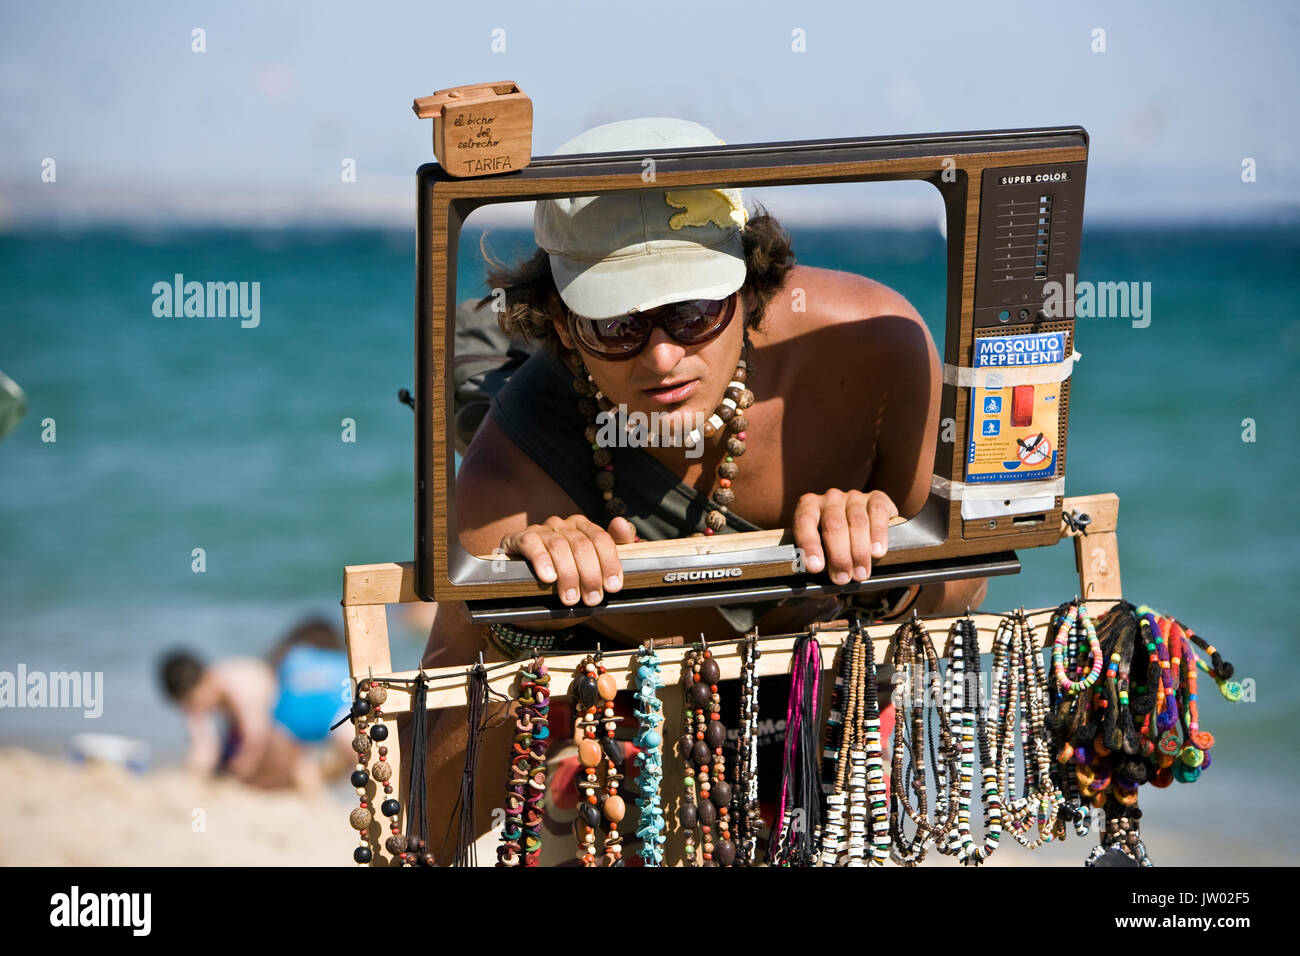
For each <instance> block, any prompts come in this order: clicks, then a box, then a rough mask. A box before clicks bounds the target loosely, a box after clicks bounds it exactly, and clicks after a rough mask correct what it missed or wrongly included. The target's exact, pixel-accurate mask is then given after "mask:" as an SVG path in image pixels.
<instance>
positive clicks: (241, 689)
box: [160, 620, 352, 790]
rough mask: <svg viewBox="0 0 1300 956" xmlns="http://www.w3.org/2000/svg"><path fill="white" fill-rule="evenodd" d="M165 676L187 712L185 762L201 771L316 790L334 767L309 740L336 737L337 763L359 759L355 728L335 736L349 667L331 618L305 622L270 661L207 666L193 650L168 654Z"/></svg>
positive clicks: (262, 783) (270, 785)
mask: <svg viewBox="0 0 1300 956" xmlns="http://www.w3.org/2000/svg"><path fill="white" fill-rule="evenodd" d="M160 677H161V679H162V683H163V687H164V690H165V691H166V693H167V695H168V697H169V698H171V700H172V701H174V702H175V703H176V704H177V706H178V707H180V709H181V711H182V712H183V714H184V718H185V727H186V733H187V736H188V738H189V747H188V752H187V754H186V760H185V763H186V765H187V766H189V767H190V768H192V769H194V770H197V771H199V772H202V773H229V774H231V775H232V776H234V777H236V778H237V779H239V780H241V781H243V782H244V783H247V784H249V785H251V786H255V787H261V788H265V789H277V788H281V787H290V786H293V787H298V788H301V789H307V790H311V789H316V788H318V787H319V786H320V784H321V780H322V777H323V775H324V774H325V773H327V772H328V771H326V770H324V769H323V768H322V767H321V766H320V764H319V763H318V761H317V760H315V759H314V758H313V755H312V754H311V753H309V751H308V749H307V748H308V746H309V745H311V744H315V743H320V742H322V741H325V740H326V739H329V740H330V741H331V744H332V750H333V751H334V760H331V761H330V762H331V763H333V762H336V761H337V760H346V762H347V763H349V764H350V763H351V762H352V753H351V747H350V740H351V731H350V728H349V727H348V726H346V725H345V726H344V727H343V728H342V729H341V732H339V733H334V734H331V733H330V727H331V726H332V725H333V724H334V723H335V722H336V721H337V720H338V719H339V718H341V717H342V716H343V715H344V714H345V713H346V712H347V709H348V698H347V691H346V688H347V686H348V670H347V659H346V656H345V655H344V652H343V650H342V641H341V640H340V639H339V637H338V633H337V631H336V630H335V629H334V628H333V627H332V626H331V625H330V624H329V623H328V622H325V621H323V620H309V621H304V622H303V623H301V624H299V625H298V626H297V627H296V628H294V630H293V631H291V632H290V633H289V634H288V635H287V636H286V637H285V638H284V639H283V640H282V641H280V643H279V644H278V645H277V646H276V647H275V648H274V649H273V650H272V652H271V654H270V655H269V657H268V659H267V660H265V661H264V660H259V659H257V658H251V657H232V658H227V659H226V660H222V661H217V662H215V663H211V664H205V663H203V662H202V661H201V660H200V659H199V658H198V657H196V656H195V655H194V654H192V653H190V652H189V651H184V650H179V651H173V652H171V653H169V654H167V655H165V656H164V658H163V659H162V661H161V666H160ZM219 725H220V727H219ZM345 752H346V754H345Z"/></svg>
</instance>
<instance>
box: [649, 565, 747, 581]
mask: <svg viewBox="0 0 1300 956" xmlns="http://www.w3.org/2000/svg"><path fill="white" fill-rule="evenodd" d="M741 573H742V572H741V570H740V568H710V569H709V570H707V571H669V572H668V573H667V574H665V575H664V584H672V583H673V582H674V581H716V580H718V579H719V578H738V577H740V576H741Z"/></svg>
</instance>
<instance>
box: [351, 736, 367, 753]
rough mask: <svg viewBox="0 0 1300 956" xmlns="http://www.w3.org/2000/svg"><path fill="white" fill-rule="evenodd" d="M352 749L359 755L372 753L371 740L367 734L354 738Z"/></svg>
mask: <svg viewBox="0 0 1300 956" xmlns="http://www.w3.org/2000/svg"><path fill="white" fill-rule="evenodd" d="M352 749H353V750H355V751H356V752H357V753H359V754H368V753H370V738H369V737H368V736H367V735H365V734H357V735H356V736H355V737H353V738H352Z"/></svg>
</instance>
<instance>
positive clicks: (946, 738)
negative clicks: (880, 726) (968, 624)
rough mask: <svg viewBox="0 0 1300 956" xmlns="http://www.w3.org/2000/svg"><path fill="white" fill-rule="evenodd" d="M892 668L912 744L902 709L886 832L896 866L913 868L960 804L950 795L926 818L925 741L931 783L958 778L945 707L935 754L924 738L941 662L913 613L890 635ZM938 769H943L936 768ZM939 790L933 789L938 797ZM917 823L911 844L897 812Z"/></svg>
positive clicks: (927, 736)
mask: <svg viewBox="0 0 1300 956" xmlns="http://www.w3.org/2000/svg"><path fill="white" fill-rule="evenodd" d="M894 667H895V669H896V671H897V672H898V673H900V674H901V675H902V679H903V682H904V686H905V687H906V688H907V694H906V698H905V700H906V706H907V710H908V712H909V716H910V724H911V741H910V744H909V741H908V740H907V739H906V735H905V731H904V725H905V724H906V723H908V721H906V720H904V714H903V711H902V708H900V709H899V712H898V714H897V715H896V717H895V718H894V759H893V765H892V768H891V774H890V786H891V790H890V799H889V832H890V835H891V837H892V838H893V843H894V845H893V848H892V851H891V856H892V858H893V860H894V862H895V863H898V864H899V865H900V866H916V865H917V864H919V863H920V862H921V861H922V860H923V859H924V858H925V854H926V852H927V851H928V850H929V848H930V847H931V846H932V845H934V843H935V842H937V841H939V840H942V839H944V838H946V836H947V834H948V832H949V831H950V830H951V829H952V828H953V824H954V823H955V822H956V818H957V807H958V804H959V802H960V801H959V798H958V794H957V793H956V792H952V791H951V790H949V792H948V793H946V794H945V795H944V796H943V797H942V798H940V799H937V800H936V811H939V808H940V807H942V808H943V811H942V813H940V812H936V816H935V819H934V820H930V819H929V813H928V804H927V794H926V782H925V750H926V741H927V739H929V741H930V751H931V761H932V762H933V763H934V764H935V778H936V783H937V784H939V786H941V787H942V786H943V784H944V783H946V784H947V785H948V786H949V787H950V788H955V787H960V785H961V774H960V767H959V764H958V750H957V747H956V746H955V744H954V741H953V739H952V728H951V725H950V723H949V719H948V714H947V713H946V712H945V711H944V709H943V707H936V708H934V709H935V710H936V711H937V712H938V723H939V750H938V753H937V754H936V753H935V751H934V741H933V735H932V733H930V734H927V730H928V729H929V728H928V724H929V723H930V722H928V721H927V720H926V713H927V711H928V710H929V709H930V708H928V707H926V700H927V697H928V698H929V699H931V700H936V702H937V700H938V698H939V695H938V694H936V693H935V688H937V687H938V686H939V680H940V675H939V658H938V654H937V653H936V652H935V649H934V641H933V640H931V638H930V634H929V632H928V631H927V630H926V629H925V625H924V624H922V623H921V619H920V618H919V617H918V616H917V614H916V612H915V611H913V612H912V619H911V620H910V621H908V622H906V623H905V624H903V625H902V626H901V627H900V628H899V629H898V631H897V632H896V633H895V635H894ZM909 751H910V758H911V767H910V773H908V774H905V772H904V757H905V755H908V754H909ZM940 768H942V769H940ZM905 776H907V777H909V778H910V779H909V780H908V782H909V783H910V784H911V788H910V789H911V791H912V792H914V793H915V794H916V798H917V804H916V806H915V807H913V806H912V803H911V801H910V800H909V799H908V797H907V793H908V788H907V787H906V786H904V782H903V781H904V777H905ZM937 792H938V791H937V790H936V793H937ZM900 807H901V808H902V810H903V812H904V813H906V814H907V816H908V817H909V818H910V819H911V820H912V822H913V823H915V824H916V833H915V834H913V836H912V837H911V838H910V839H909V838H906V837H904V835H903V829H902V821H901V819H900V817H899V813H898V811H899V808H900Z"/></svg>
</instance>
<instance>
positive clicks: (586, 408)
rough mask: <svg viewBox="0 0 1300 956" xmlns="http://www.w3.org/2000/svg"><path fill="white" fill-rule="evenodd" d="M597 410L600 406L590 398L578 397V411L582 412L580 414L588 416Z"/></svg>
mask: <svg viewBox="0 0 1300 956" xmlns="http://www.w3.org/2000/svg"><path fill="white" fill-rule="evenodd" d="M599 410H600V406H599V405H597V404H596V403H595V402H594V401H592V400H591V399H590V398H580V399H578V411H580V412H582V414H584V415H586V416H587V417H588V418H590V417H591V416H592V415H595V414H596V412H597V411H599Z"/></svg>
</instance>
